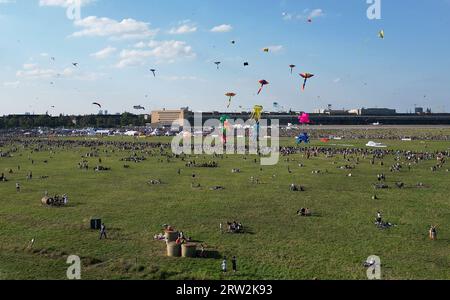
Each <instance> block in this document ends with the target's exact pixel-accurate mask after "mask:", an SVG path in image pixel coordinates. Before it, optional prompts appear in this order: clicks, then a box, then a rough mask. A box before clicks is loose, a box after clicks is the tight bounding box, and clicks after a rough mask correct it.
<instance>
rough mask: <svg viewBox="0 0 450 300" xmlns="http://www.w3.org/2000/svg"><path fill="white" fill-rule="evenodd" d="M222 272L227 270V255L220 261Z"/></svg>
mask: <svg viewBox="0 0 450 300" xmlns="http://www.w3.org/2000/svg"><path fill="white" fill-rule="evenodd" d="M222 272H223V273H226V272H227V257H226V256H225V257H224V258H223V261H222Z"/></svg>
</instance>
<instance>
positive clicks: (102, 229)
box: [100, 223, 108, 239]
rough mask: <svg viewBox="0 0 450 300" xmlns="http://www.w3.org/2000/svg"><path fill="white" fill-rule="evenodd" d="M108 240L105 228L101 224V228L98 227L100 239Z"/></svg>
mask: <svg viewBox="0 0 450 300" xmlns="http://www.w3.org/2000/svg"><path fill="white" fill-rule="evenodd" d="M103 238H105V239H108V236H107V235H106V226H105V224H104V223H102V226H101V227H100V239H103Z"/></svg>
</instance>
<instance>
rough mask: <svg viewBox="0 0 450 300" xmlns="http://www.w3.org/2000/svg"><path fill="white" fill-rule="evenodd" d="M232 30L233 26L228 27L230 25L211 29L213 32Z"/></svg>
mask: <svg viewBox="0 0 450 300" xmlns="http://www.w3.org/2000/svg"><path fill="white" fill-rule="evenodd" d="M231 30H233V26H231V25H228V24H222V25H219V26H216V27H213V28H212V29H211V32H220V33H222V32H230V31H231Z"/></svg>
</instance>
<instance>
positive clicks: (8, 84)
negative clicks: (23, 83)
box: [3, 81, 20, 88]
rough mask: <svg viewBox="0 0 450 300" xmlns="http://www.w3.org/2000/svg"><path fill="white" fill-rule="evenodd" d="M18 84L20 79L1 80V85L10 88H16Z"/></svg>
mask: <svg viewBox="0 0 450 300" xmlns="http://www.w3.org/2000/svg"><path fill="white" fill-rule="evenodd" d="M19 84H20V81H7V82H3V86H5V87H10V88H17V87H18V86H19Z"/></svg>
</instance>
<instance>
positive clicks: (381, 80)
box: [0, 0, 450, 115]
mask: <svg viewBox="0 0 450 300" xmlns="http://www.w3.org/2000/svg"><path fill="white" fill-rule="evenodd" d="M70 1H71V0H0V104H1V106H0V115H3V114H11V113H24V112H34V113H44V112H46V111H49V113H51V114H59V113H64V114H85V113H96V111H97V108H96V107H94V106H92V105H91V103H92V102H94V101H95V102H100V103H102V104H103V107H104V109H107V110H108V111H109V112H110V113H116V112H124V111H130V112H135V111H133V106H135V105H142V106H144V107H146V108H147V109H149V110H150V109H160V108H167V109H171V108H180V107H185V106H189V107H190V108H192V109H193V110H196V111H209V110H220V111H227V110H231V111H233V110H240V106H241V107H242V108H250V107H253V105H255V104H261V105H263V106H264V107H265V108H266V109H267V110H271V109H273V108H272V103H273V102H278V103H279V104H280V106H283V107H285V108H286V109H289V108H292V109H294V110H306V111H311V110H313V109H314V108H323V107H325V106H326V105H327V104H332V105H333V106H334V107H335V108H344V107H345V108H357V107H362V106H364V107H393V108H397V109H398V110H399V111H400V112H405V111H407V110H409V109H412V108H414V105H415V104H416V105H419V106H425V107H431V108H433V110H434V111H437V112H443V111H444V110H445V111H447V112H449V111H450V76H449V72H448V71H449V70H450V58H449V56H448V53H450V1H449V0H428V1H425V0H381V4H382V5H381V14H382V19H381V20H369V19H368V18H367V14H366V11H367V9H368V7H369V4H367V3H366V0H346V1H340V0H311V1H307V0H281V1H280V0H265V1H261V0H245V1H243V0H228V1H218V0H171V1H163V0H158V1H157V0H145V1H144V0H131V1H123V0H83V3H82V4H83V5H82V7H81V19H78V20H73V19H72V20H71V19H69V18H68V17H67V14H66V10H67V3H68V2H70ZM308 18H311V19H312V22H311V23H310V22H308ZM381 29H383V30H384V31H385V35H386V36H385V39H383V40H382V39H380V38H378V32H379V31H380V30H381ZM232 40H234V41H236V44H234V45H233V44H232V43H231V41H232ZM266 47H268V48H270V52H269V53H265V52H264V51H262V49H263V48H266ZM52 57H53V58H54V60H53V59H52ZM215 61H221V65H220V70H217V69H216V66H215V65H214V62H215ZM245 61H248V62H249V64H250V66H249V67H245V68H244V66H243V63H244V62H245ZM73 62H77V63H78V66H77V67H75V66H73V65H72V63H73ZM290 64H295V65H296V66H297V67H296V69H295V70H294V74H292V75H291V74H290V70H289V65H290ZM152 68H154V69H156V70H157V77H156V78H155V77H153V74H152V73H151V72H150V69H152ZM304 72H309V73H313V74H315V77H314V78H312V79H311V80H310V81H309V82H308V85H307V87H306V91H305V92H301V91H300V86H301V79H300V76H299V75H298V74H299V73H304ZM261 79H265V80H267V81H269V82H270V85H269V86H267V87H265V89H264V90H263V92H262V93H261V95H259V96H258V95H256V92H257V90H258V88H259V85H258V81H259V80H261ZM227 92H235V93H236V94H237V96H236V97H235V99H234V100H233V103H232V106H231V107H230V109H227V108H226V106H227V98H226V97H225V96H224V94H225V93H227ZM52 106H55V108H52Z"/></svg>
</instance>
